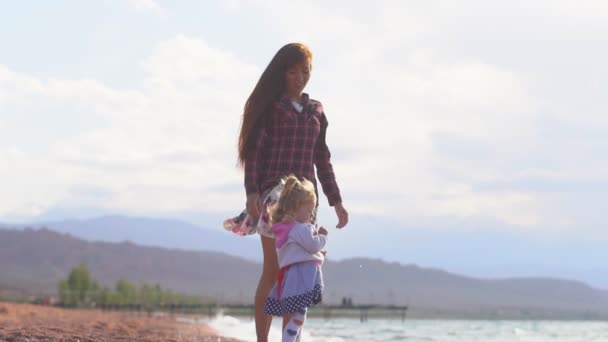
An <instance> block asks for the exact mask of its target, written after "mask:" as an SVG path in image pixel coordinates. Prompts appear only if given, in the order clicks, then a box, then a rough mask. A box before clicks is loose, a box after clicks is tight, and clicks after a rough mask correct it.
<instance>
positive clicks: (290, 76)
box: [285, 60, 310, 98]
mask: <svg viewBox="0 0 608 342" xmlns="http://www.w3.org/2000/svg"><path fill="white" fill-rule="evenodd" d="M285 78H286V83H287V89H286V90H287V94H288V95H289V96H291V97H296V98H297V97H300V95H301V94H302V91H303V90H304V87H306V83H308V79H310V61H309V60H307V61H305V62H303V63H300V64H296V65H294V66H292V67H291V68H289V69H287V74H286V75H285Z"/></svg>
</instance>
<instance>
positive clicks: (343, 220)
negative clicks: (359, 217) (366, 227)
mask: <svg viewBox="0 0 608 342" xmlns="http://www.w3.org/2000/svg"><path fill="white" fill-rule="evenodd" d="M334 209H335V210H336V215H337V216H338V224H337V225H336V228H343V227H344V226H346V225H347V224H348V212H347V211H346V209H344V207H343V206H342V203H337V204H335V205H334Z"/></svg>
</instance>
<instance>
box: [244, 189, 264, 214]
mask: <svg viewBox="0 0 608 342" xmlns="http://www.w3.org/2000/svg"><path fill="white" fill-rule="evenodd" d="M245 208H246V209H247V214H249V216H252V217H259V216H260V209H261V208H260V194H258V193H257V192H254V193H251V194H249V195H247V205H246V207H245Z"/></svg>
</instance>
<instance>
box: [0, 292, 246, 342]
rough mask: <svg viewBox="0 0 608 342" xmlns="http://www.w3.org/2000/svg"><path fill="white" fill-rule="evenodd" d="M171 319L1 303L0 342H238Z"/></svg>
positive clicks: (214, 332)
mask: <svg viewBox="0 0 608 342" xmlns="http://www.w3.org/2000/svg"><path fill="white" fill-rule="evenodd" d="M177 317H179V316H178V315H176V316H174V317H169V316H162V317H148V316H147V315H146V314H136V313H122V312H102V311H98V310H71V309H61V308H55V307H48V306H39V305H31V304H16V303H6V302H0V342H4V341H28V342H38V341H80V342H85V341H214V342H219V341H222V342H238V341H237V340H235V339H231V338H225V337H222V336H218V335H217V332H216V331H214V330H213V329H211V328H210V327H209V326H207V325H205V324H191V323H185V322H178V321H176V318H177Z"/></svg>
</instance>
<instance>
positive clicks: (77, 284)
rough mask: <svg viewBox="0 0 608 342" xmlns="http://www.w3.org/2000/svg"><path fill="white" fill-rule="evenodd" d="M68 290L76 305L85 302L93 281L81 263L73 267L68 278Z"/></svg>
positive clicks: (85, 266) (87, 269)
mask: <svg viewBox="0 0 608 342" xmlns="http://www.w3.org/2000/svg"><path fill="white" fill-rule="evenodd" d="M67 283H68V288H69V290H70V292H71V297H72V300H73V301H75V302H76V303H77V304H82V303H85V302H86V301H87V299H88V298H87V296H88V293H89V291H90V290H91V287H92V285H93V283H94V281H93V280H92V279H91V275H90V273H89V268H88V267H87V265H86V264H84V263H82V264H80V265H78V267H75V268H73V269H72V271H71V272H70V275H69V276H68V280H67Z"/></svg>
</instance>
